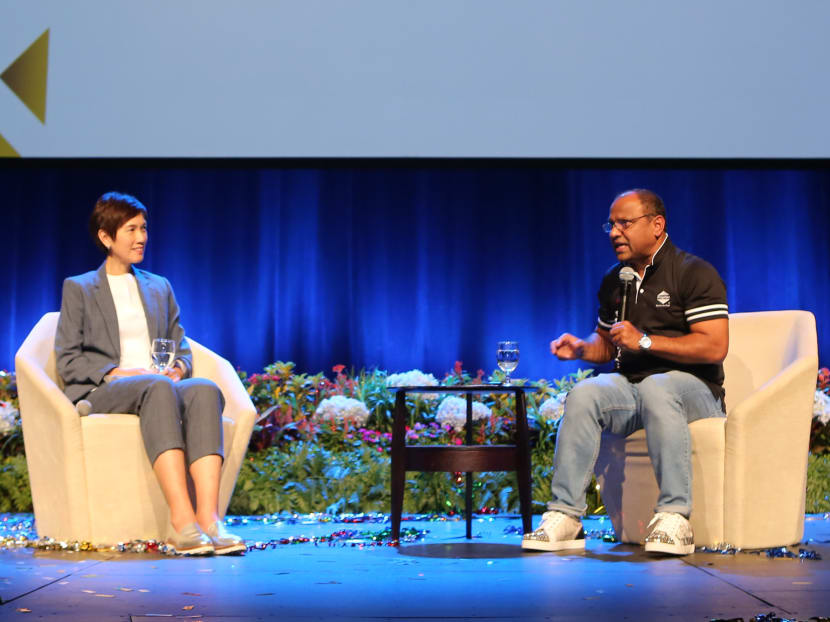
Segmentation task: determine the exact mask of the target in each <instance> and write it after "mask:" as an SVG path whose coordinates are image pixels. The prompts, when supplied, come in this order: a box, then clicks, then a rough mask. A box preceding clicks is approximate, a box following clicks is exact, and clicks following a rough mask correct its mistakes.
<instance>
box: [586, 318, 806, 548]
mask: <svg viewBox="0 0 830 622" xmlns="http://www.w3.org/2000/svg"><path fill="white" fill-rule="evenodd" d="M817 372H818V348H817V343H816V322H815V318H814V317H813V315H812V314H811V313H809V312H807V311H765V312H759V313H733V314H730V316H729V354H728V355H727V357H726V360H725V361H724V373H725V382H724V387H725V389H726V407H727V410H726V412H727V417H726V418H725V419H723V418H716V419H702V420H699V421H695V422H693V423H691V424H690V425H689V430H690V432H691V435H692V478H693V479H692V514H691V517H690V520H691V523H692V528H693V529H694V533H695V544H697V545H708V546H715V545H718V544H729V545H732V546H735V547H738V548H744V549H753V548H766V547H773V546H785V545H789V544H794V543H796V542H799V541H800V540H801V538H802V536H803V534H804V501H805V494H806V485H807V453H808V449H809V442H810V421H811V418H812V405H813V396H814V393H815V386H816V374H817ZM596 474H597V480H598V481H599V484H600V487H601V494H602V500H603V502H604V503H605V507H606V510H607V512H608V514H609V516H610V517H611V521H612V523H613V525H614V530H615V531H616V533H617V537H618V538H619V539H620V541H622V542H642V541H643V540H644V538H645V536H646V531H645V530H646V526H647V525H648V522H649V520H650V519H651V516H652V514H653V511H654V506H655V504H656V502H657V496H658V489H657V482H656V480H655V478H654V471H653V469H652V467H651V461H650V460H649V456H648V450H647V448H646V436H645V432H644V431H643V430H639V431H638V432H635V433H634V434H632V435H630V436H628V437H626V438H622V437H619V436H614V435H611V434H603V440H602V446H601V449H600V455H599V458H598V460H597V465H596Z"/></svg>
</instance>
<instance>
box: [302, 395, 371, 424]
mask: <svg viewBox="0 0 830 622" xmlns="http://www.w3.org/2000/svg"><path fill="white" fill-rule="evenodd" d="M312 419H313V420H314V421H317V422H322V421H325V422H332V423H344V422H349V423H351V424H353V425H357V426H363V425H365V424H366V421H367V420H368V419H369V411H368V410H367V409H366V405H365V404H364V403H363V402H361V401H360V400H356V399H354V398H351V397H345V396H343V395H333V396H332V397H327V398H326V399H324V400H322V401H321V402H320V403H319V404H318V405H317V408H316V409H315V411H314V416H313V417H312Z"/></svg>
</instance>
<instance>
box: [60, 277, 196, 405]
mask: <svg viewBox="0 0 830 622" xmlns="http://www.w3.org/2000/svg"><path fill="white" fill-rule="evenodd" d="M132 272H133V275H135V280H136V282H137V283H138V292H139V295H140V296H141V303H142V304H143V305H144V315H145V316H146V318H147V328H148V330H149V333H150V340H153V339H156V338H158V337H163V338H167V339H173V340H174V341H175V342H176V344H177V350H176V361H177V362H181V365H182V366H184V368H185V374H184V375H185V377H189V376H190V375H191V373H192V371H193V359H192V356H191V352H190V346H189V345H188V344H187V341H186V340H185V338H184V329H183V328H182V325H181V324H180V323H179V305H178V304H176V297H175V296H174V295H173V289H172V288H171V287H170V283H169V282H168V281H167V279H165V278H164V277H161V276H158V275H156V274H152V273H150V272H147V271H145V270H139V269H138V268H136V267H133V268H132ZM55 355H56V358H57V365H58V374H59V375H60V377H61V378H62V379H63V382H64V385H65V387H64V393H66V396H67V397H68V398H69V399H70V400H72V402H77V401H78V400H80V399H81V398H83V397H84V396H85V395H87V394H88V393H89V392H90V391H92V390H93V389H94V388H96V387H97V386H99V385H100V384H101V383H102V382H103V381H104V376H106V375H107V374H108V373H109V372H110V371H112V370H113V369H115V368H116V367H118V364H119V362H120V361H121V341H120V339H119V336H118V316H117V315H116V313H115V303H114V302H113V300H112V292H110V286H109V282H108V281H107V273H106V270H105V269H104V264H102V265H101V267H100V268H98V270H95V271H92V272H87V273H85V274H81V275H79V276H73V277H69V278H68V279H66V280H65V281H64V282H63V296H62V299H61V313H60V318H59V319H58V331H57V334H56V335H55Z"/></svg>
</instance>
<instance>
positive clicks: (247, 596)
mask: <svg viewBox="0 0 830 622" xmlns="http://www.w3.org/2000/svg"><path fill="white" fill-rule="evenodd" d="M537 522H538V517H535V519H534V525H535V524H536V523H537ZM519 523H520V521H519V520H518V518H508V517H484V518H480V519H477V520H476V521H475V522H474V524H473V533H474V535H475V536H476V537H475V538H474V539H473V540H472V541H467V540H465V539H464V537H463V534H464V523H463V522H461V521H458V522H420V521H419V522H407V523H404V527H415V528H418V529H425V530H429V533H428V534H426V536H425V537H424V538H423V539H422V540H420V541H418V542H415V543H411V544H405V545H402V546H401V547H400V549H395V548H392V547H388V546H359V545H355V546H352V545H351V544H349V543H346V544H344V543H342V542H340V543H337V544H336V545H333V546H329V545H328V544H316V545H315V544H313V543H311V542H306V543H298V544H285V545H278V546H276V547H275V548H267V549H265V550H255V551H251V552H249V553H247V554H246V555H244V556H240V557H208V558H189V559H188V558H176V557H167V556H164V555H160V554H158V553H143V554H142V553H71V552H58V551H44V550H33V549H27V548H24V549H6V550H0V598H2V605H0V620H3V621H5V620H37V619H46V620H61V621H64V620H66V621H73V622H74V621H82V620H83V621H99V620H103V621H110V620H112V621H116V620H118V621H127V622H139V621H141V622H149V621H154V622H158V621H160V620H165V619H173V620H188V621H190V622H192V621H194V620H203V621H204V622H220V621H229V622H243V621H248V620H280V621H283V622H290V621H293V620H297V621H302V622H310V621H313V620H341V621H345V622H349V621H353V620H354V621H356V620H373V621H379V620H408V621H412V622H415V621H420V620H430V621H435V620H447V619H452V620H454V621H464V620H488V621H499V620H638V621H639V620H712V619H735V618H743V619H744V620H750V619H752V618H753V617H754V616H757V615H766V614H769V613H773V614H775V617H779V618H784V619H793V620H795V619H797V620H807V619H809V618H811V617H826V616H830V518H828V516H826V515H825V516H808V517H807V519H806V532H805V541H804V544H802V548H804V549H807V550H808V551H812V552H815V553H817V554H819V555H820V556H821V557H822V559H821V560H815V559H788V558H770V557H768V556H767V555H758V554H751V553H738V554H731V555H724V554H719V553H706V552H696V553H695V554H694V555H690V556H688V557H685V558H670V557H666V558H653V557H650V556H647V555H645V554H644V553H643V552H642V550H641V548H640V547H637V546H631V545H622V544H615V543H611V542H604V541H603V540H601V539H590V540H588V542H587V550H586V551H585V552H584V553H579V554H573V553H538V554H536V553H523V552H522V551H521V549H520V548H519V541H520V536H519V535H518V534H517V533H514V532H517V531H518V530H519ZM608 526H609V525H608V523H607V522H603V521H599V520H597V519H587V520H586V529H589V530H591V529H593V530H602V529H606V528H607V527H608ZM345 528H357V529H360V530H364V531H369V530H377V531H380V530H381V529H383V528H384V525H382V524H364V525H341V524H337V523H322V524H320V523H317V524H311V523H308V524H303V523H302V522H301V523H299V524H286V523H282V524H270V525H263V524H262V523H260V522H250V523H248V524H247V525H244V526H240V527H236V528H235V530H236V531H237V532H238V533H240V535H242V536H244V537H245V538H246V539H248V540H249V541H269V540H274V539H279V538H284V537H291V536H315V535H317V536H320V535H328V534H331V533H332V532H334V531H336V530H338V529H345ZM791 550H793V551H795V552H796V553H797V551H798V547H795V548H791ZM770 619H772V618H770Z"/></svg>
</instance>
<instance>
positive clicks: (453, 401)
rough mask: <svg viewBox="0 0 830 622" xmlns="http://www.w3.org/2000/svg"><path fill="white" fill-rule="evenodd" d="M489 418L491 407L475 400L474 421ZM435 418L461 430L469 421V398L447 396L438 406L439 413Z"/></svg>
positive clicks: (441, 422)
mask: <svg viewBox="0 0 830 622" xmlns="http://www.w3.org/2000/svg"><path fill="white" fill-rule="evenodd" d="M489 418H490V409H489V408H488V407H487V406H486V405H485V404H482V403H481V402H476V401H474V402H473V421H478V420H480V419H489ZM435 420H436V421H437V422H438V423H440V424H442V425H444V424H446V425H449V426H451V427H452V428H453V429H454V430H455V431H456V432H460V431H461V430H463V429H464V425H465V424H466V423H467V400H465V399H463V398H461V397H454V396H452V395H450V396H448V397H445V398H444V401H443V402H441V405H440V406H438V414H436V415H435Z"/></svg>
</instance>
